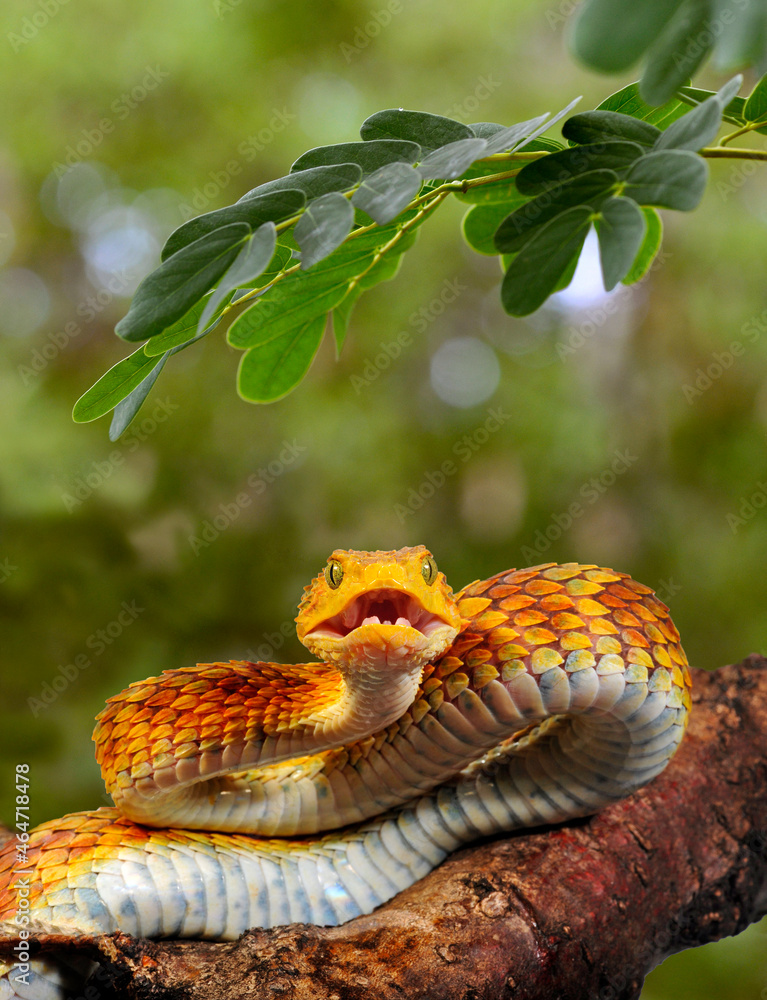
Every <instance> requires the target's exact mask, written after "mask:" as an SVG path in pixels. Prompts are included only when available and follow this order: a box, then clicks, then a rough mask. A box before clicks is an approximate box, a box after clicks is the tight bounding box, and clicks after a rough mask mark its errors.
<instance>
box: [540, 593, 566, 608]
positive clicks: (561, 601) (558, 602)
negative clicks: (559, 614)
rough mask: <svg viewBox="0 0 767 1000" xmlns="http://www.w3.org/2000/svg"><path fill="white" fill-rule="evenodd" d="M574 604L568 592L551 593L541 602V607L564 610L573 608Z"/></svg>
mask: <svg viewBox="0 0 767 1000" xmlns="http://www.w3.org/2000/svg"><path fill="white" fill-rule="evenodd" d="M573 604H574V602H573V599H572V597H568V596H567V594H549V596H548V597H544V598H543V600H542V601H541V602H540V607H541V610H542V611H564V610H565V608H572V607H573Z"/></svg>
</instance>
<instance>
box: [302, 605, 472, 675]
mask: <svg viewBox="0 0 767 1000" xmlns="http://www.w3.org/2000/svg"><path fill="white" fill-rule="evenodd" d="M457 632H458V629H457V628H456V627H454V625H453V624H451V623H450V622H448V621H446V620H445V618H443V617H442V616H440V615H438V614H436V613H435V612H432V611H429V610H428V609H427V608H424V607H423V605H422V604H421V603H420V602H419V601H418V600H417V598H415V597H414V596H413V595H412V594H410V593H408V592H407V591H405V590H400V589H398V588H393V587H385V588H377V589H374V590H370V591H366V592H364V593H362V594H358V595H357V596H356V597H354V598H353V599H352V600H351V601H350V602H349V603H348V604H347V606H346V607H345V608H344V609H343V610H342V611H340V612H338V613H337V614H335V615H332V616H331V617H329V618H326V619H325V620H323V621H321V622H319V623H318V624H317V625H315V626H314V627H313V628H312V629H311V630H310V631H308V632H306V633H305V634H304V636H303V643H304V645H305V646H307V647H308V648H309V649H310V650H311V651H312V652H313V653H315V655H321V656H323V657H324V658H325V659H332V660H334V661H336V662H338V663H339V665H342V664H343V663H346V664H348V665H349V666H352V665H353V664H355V663H357V664H367V663H369V662H370V661H371V660H377V659H381V658H385V659H386V661H387V663H388V665H389V666H397V665H398V664H401V665H402V666H403V667H408V668H412V667H413V666H414V664H415V663H416V662H418V663H420V664H422V663H426V662H428V661H429V660H431V659H434V658H435V657H437V656H439V655H440V654H441V653H442V652H444V650H445V649H447V648H448V646H449V645H450V643H451V642H452V641H453V639H454V638H455V636H456V635H457Z"/></svg>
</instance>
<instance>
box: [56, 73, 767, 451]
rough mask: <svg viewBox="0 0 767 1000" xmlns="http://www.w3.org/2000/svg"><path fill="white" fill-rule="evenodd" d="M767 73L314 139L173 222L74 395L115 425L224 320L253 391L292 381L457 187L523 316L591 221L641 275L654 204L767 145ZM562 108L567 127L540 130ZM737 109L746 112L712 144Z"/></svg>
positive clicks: (614, 257)
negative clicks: (105, 351) (754, 135)
mask: <svg viewBox="0 0 767 1000" xmlns="http://www.w3.org/2000/svg"><path fill="white" fill-rule="evenodd" d="M765 80H767V78H765V79H763V80H761V81H760V82H759V83H758V84H757V86H756V87H755V88H754V91H753V92H752V94H751V95H750V96H749V97H748V98H747V99H745V98H742V97H739V96H737V91H738V88H739V86H740V83H741V78H740V77H736V78H735V79H734V80H731V81H730V82H729V83H728V84H726V85H725V86H724V87H723V88H722V89H721V90H720V91H719V92H718V93H713V92H711V91H704V90H699V89H695V88H691V87H683V88H682V89H681V90H680V91H679V92H678V94H677V95H676V96H674V97H673V98H671V99H670V100H667V101H665V103H663V104H661V105H660V106H657V107H655V106H651V105H649V104H647V103H645V102H644V101H643V100H642V98H641V97H640V93H639V85H638V84H631V85H629V86H628V87H624V88H623V89H622V90H620V91H618V92H617V93H615V94H613V95H611V96H610V97H608V98H607V99H606V100H605V101H603V102H602V104H600V105H599V107H598V108H597V109H595V110H594V111H586V112H582V113H580V114H574V115H571V112H572V110H573V108H574V105H575V104H576V103H577V102H576V101H573V102H571V103H570V104H568V105H567V107H565V108H563V109H562V110H561V111H560V112H558V113H557V114H556V115H554V116H553V117H551V118H549V116H548V115H542V116H540V117H537V118H534V119H531V120H530V121H525V122H520V123H518V124H515V125H511V126H508V127H507V126H503V125H499V124H496V123H489V122H480V123H477V124H474V125H465V124H463V123H461V122H458V121H454V120H453V119H450V118H444V117H441V116H438V115H431V114H427V113H424V112H417V111H401V110H389V111H381V112H378V113H377V114H374V115H372V116H371V117H370V118H368V119H367V120H366V121H365V122H364V123H363V125H362V127H361V129H360V135H361V141H357V142H346V143H340V144H337V145H331V146H320V147H317V148H315V149H310V150H308V151H307V152H305V153H304V154H303V155H302V156H300V157H299V158H298V159H297V160H296V162H295V163H294V164H293V166H292V167H291V170H290V172H289V173H288V174H287V175H286V176H285V177H280V178H278V179H276V180H273V181H269V182H267V183H265V184H261V185H260V186H259V187H257V188H254V189H253V190H252V191H249V192H247V193H246V194H245V195H243V197H242V198H240V200H239V201H238V202H236V203H235V204H234V205H229V206H227V207H225V208H221V209H217V210H216V211H213V212H207V213H206V214H204V215H201V216H198V217H197V218H194V219H190V220H189V221H188V222H185V223H184V224H183V225H182V226H180V227H179V228H178V229H176V230H175V231H174V232H173V233H172V234H171V235H170V237H169V238H168V240H167V242H166V244H165V246H164V247H163V250H162V255H161V259H162V263H161V264H160V266H159V267H158V268H157V269H156V270H155V271H153V272H152V273H151V274H150V275H148V276H147V277H146V278H145V279H144V280H143V281H142V282H141V284H140V285H139V287H138V289H137V290H136V293H135V296H134V298H133V302H132V303H131V306H130V309H129V311H128V313H127V315H126V316H125V317H124V318H123V319H122V320H120V322H119V323H118V324H117V327H116V333H117V334H118V335H119V336H120V337H121V338H122V339H124V340H125V341H128V342H132V343H136V342H144V343H143V345H142V346H141V347H139V348H138V350H136V351H135V352H134V353H133V354H131V355H130V356H129V357H127V358H124V359H123V360H122V361H120V362H118V363H117V364H116V365H115V366H114V367H113V368H111V369H110V370H109V371H108V372H107V373H106V374H105V375H103V376H102V377H101V378H100V379H99V380H98V382H96V384H95V385H94V386H92V387H91V388H90V389H89V390H88V391H87V392H86V393H85V394H84V395H83V396H82V397H81V398H80V399H79V400H78V401H77V403H76V405H75V408H74V414H73V415H74V419H75V420H76V421H79V422H84V421H89V420H94V419H96V418H97V417H100V416H102V415H103V414H105V413H108V412H109V411H110V410H114V417H113V420H112V425H111V428H110V438H111V439H112V440H115V439H116V438H117V437H119V436H120V434H122V432H123V431H124V430H125V428H126V427H127V426H128V424H129V423H130V421H131V420H132V419H133V417H134V416H135V415H136V413H137V412H138V410H139V408H140V406H141V405H142V403H143V401H144V400H145V398H146V396H147V394H148V393H149V391H150V390H151V388H152V386H153V385H154V382H155V381H156V379H157V377H158V376H159V374H160V372H161V371H162V369H163V367H164V365H165V364H166V362H167V361H168V359H169V358H170V357H171V356H172V355H174V354H176V353H178V352H179V351H182V350H185V349H186V348H187V347H189V346H191V345H192V344H195V343H197V342H198V341H200V340H201V339H202V338H203V337H206V336H207V335H208V334H209V333H211V331H213V330H214V329H216V328H217V327H218V326H219V325H220V324H221V323H222V321H224V320H225V321H226V322H227V323H228V324H229V325H228V332H227V340H228V342H229V344H230V345H231V346H233V347H235V348H237V349H239V350H241V351H243V352H244V353H243V356H242V359H241V362H240V367H239V373H238V383H237V385H238V391H239V393H240V395H241V396H242V397H243V398H244V399H246V400H249V401H251V402H257V403H266V402H271V401H273V400H276V399H280V398H281V397H283V396H285V395H286V394H287V393H289V392H290V391H291V390H292V389H293V388H295V386H296V385H297V384H298V383H299V382H300V381H301V379H302V378H303V376H304V375H305V373H306V371H307V370H308V368H309V366H310V364H311V362H312V359H313V358H314V356H315V354H316V352H317V349H318V348H319V345H320V342H321V340H322V337H323V334H324V332H325V329H326V326H327V322H328V319H329V320H330V322H331V324H332V329H333V335H334V338H335V345H336V351H337V352H340V351H341V349H342V347H343V343H344V340H345V338H346V333H347V330H348V325H349V318H350V315H351V312H352V309H353V307H354V305H355V303H356V301H357V300H358V298H359V297H360V295H361V294H362V293H363V292H364V291H366V290H367V289H369V288H372V287H373V286H374V285H376V284H378V283H379V282H383V281H388V280H390V279H391V278H393V277H394V276H395V274H396V273H397V271H398V269H399V266H400V264H401V261H402V257H403V255H404V254H405V253H406V251H407V250H409V249H410V248H411V247H412V246H413V244H414V243H415V241H416V238H417V236H418V230H419V228H420V226H421V225H422V224H423V223H424V222H425V221H426V219H427V218H429V217H430V216H431V215H432V214H433V213H434V212H435V211H436V209H437V208H438V207H439V206H440V205H441V204H443V203H444V202H445V201H446V200H447V199H448V197H449V196H451V195H452V196H453V197H454V198H457V199H458V200H459V201H462V202H464V203H466V204H467V205H468V211H467V212H466V215H465V216H464V219H463V235H464V238H465V240H466V242H467V243H468V244H469V246H471V247H472V248H473V249H474V250H476V251H477V252H478V253H481V254H488V255H493V256H498V257H499V258H500V262H501V265H502V268H503V270H504V272H505V273H504V277H503V282H502V285H501V301H502V303H503V307H504V309H505V310H506V312H507V313H509V314H510V315H512V316H526V315H528V314H530V313H532V312H534V311H535V310H536V309H538V308H539V307H540V306H541V305H542V304H543V303H544V302H545V301H546V299H547V298H548V297H549V296H550V295H552V294H553V293H555V292H557V291H559V290H560V289H562V288H564V287H566V286H567V284H568V283H569V282H570V280H571V279H572V276H573V274H574V272H575V268H576V266H577V263H578V259H579V256H580V253H581V250H582V247H583V244H584V241H585V239H586V236H587V234H588V232H589V230H590V229H591V226H592V225H593V226H594V227H595V229H596V232H597V237H598V241H599V248H600V258H601V265H602V275H603V280H604V284H605V288H606V289H608V290H610V289H612V288H614V287H615V286H616V285H617V284H618V283H619V282H623V283H624V284H631V283H632V282H635V281H638V280H639V279H640V278H642V277H643V275H644V274H645V273H646V272H647V270H648V268H649V267H650V265H651V263H652V261H653V259H654V257H655V255H656V254H657V252H658V250H659V248H660V244H661V239H662V223H661V219H660V216H659V214H658V211H657V210H658V209H659V208H663V209H673V210H677V211H685V212H687V211H691V210H693V209H694V208H696V207H697V205H698V204H699V202H700V200H701V198H702V196H703V193H704V191H705V187H706V183H707V178H708V167H707V164H706V160H707V159H712V158H721V157H737V158H743V159H767V150H758V149H757V150H752V149H741V148H738V147H736V146H730V145H728V143H730V142H731V141H733V140H734V139H735V138H737V137H738V136H740V135H743V134H746V133H749V132H752V131H753V132H761V133H762V134H764V133H765V132H767V83H765ZM568 116H569V117H568ZM563 119H564V122H563V126H562V138H563V139H564V140H565V141H566V143H567V145H565V144H564V143H563V142H560V141H558V140H555V139H552V138H549V137H546V136H544V134H543V133H544V132H546V131H547V130H548V129H549V128H550V127H551V126H552V125H553V124H555V123H556V122H557V121H560V120H563ZM722 122H727V123H729V124H732V125H734V126H736V129H735V131H732V132H730V133H729V134H728V135H725V136H724V137H723V138H722V139H721V140H720V143H719V144H718V145H716V146H711V145H710V144H711V143H712V142H713V141H714V140H715V138H716V136H717V135H718V133H719V131H720V128H721V125H722Z"/></svg>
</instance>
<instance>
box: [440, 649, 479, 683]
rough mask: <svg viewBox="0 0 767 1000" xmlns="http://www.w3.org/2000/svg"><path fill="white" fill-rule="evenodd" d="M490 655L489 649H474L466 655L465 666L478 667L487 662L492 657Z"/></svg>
mask: <svg viewBox="0 0 767 1000" xmlns="http://www.w3.org/2000/svg"><path fill="white" fill-rule="evenodd" d="M492 656H493V654H492V653H491V652H490V650H489V649H475V650H474V651H473V652H471V653H469V655H468V656H467V657H466V661H465V662H466V666H467V667H470V668H474V667H480V666H482V664H483V663H487V661H488V660H490V659H492ZM437 683H439V682H437Z"/></svg>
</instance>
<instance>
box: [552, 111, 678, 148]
mask: <svg viewBox="0 0 767 1000" xmlns="http://www.w3.org/2000/svg"><path fill="white" fill-rule="evenodd" d="M562 135H563V136H564V137H565V139H570V140H571V141H572V142H577V143H578V144H579V145H581V146H586V145H588V144H589V143H592V142H610V140H612V139H627V140H628V141H629V142H638V143H639V145H640V146H654V145H655V143H656V142H657V140H658V137H659V136H660V129H658V128H656V127H655V126H654V125H651V124H650V123H649V122H645V121H640V120H639V119H638V118H631V117H630V116H629V115H621V114H617V113H616V112H615V111H584V112H582V113H581V114H579V115H573V117H572V118H568V119H567V121H566V122H565V124H564V125H563V126H562Z"/></svg>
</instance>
